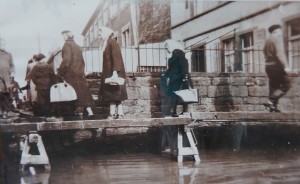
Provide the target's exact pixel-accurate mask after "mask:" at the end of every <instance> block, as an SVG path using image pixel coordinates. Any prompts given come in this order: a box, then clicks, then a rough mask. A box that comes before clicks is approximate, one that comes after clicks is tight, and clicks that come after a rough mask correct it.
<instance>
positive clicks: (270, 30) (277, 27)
mask: <svg viewBox="0 0 300 184" xmlns="http://www.w3.org/2000/svg"><path fill="white" fill-rule="evenodd" d="M279 28H281V25H279V24H274V25H272V26H270V27H269V29H268V30H269V33H272V32H273V31H274V30H275V29H279Z"/></svg>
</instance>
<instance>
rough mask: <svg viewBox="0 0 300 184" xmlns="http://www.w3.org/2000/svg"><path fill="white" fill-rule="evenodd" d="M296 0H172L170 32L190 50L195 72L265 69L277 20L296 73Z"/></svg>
mask: <svg viewBox="0 0 300 184" xmlns="http://www.w3.org/2000/svg"><path fill="white" fill-rule="evenodd" d="M299 10H300V3H299V2H295V1H234V2H233V1H174V3H172V4H171V20H172V21H171V35H172V36H171V37H172V38H173V39H175V40H182V41H183V42H184V43H185V46H186V48H187V49H188V52H191V65H192V71H194V72H245V73H260V72H264V55H263V54H262V49H263V46H264V42H265V40H266V38H267V37H268V34H269V33H268V30H267V29H268V27H269V26H271V25H273V24H281V25H282V27H283V30H284V40H283V41H284V43H283V44H284V47H285V53H284V54H285V55H286V56H287V58H288V61H289V65H290V69H291V70H293V71H294V72H299V69H300V58H299V52H300V51H299V50H300V49H299V43H300V39H299V36H300V29H299V26H300V23H299V20H300V11H299Z"/></svg>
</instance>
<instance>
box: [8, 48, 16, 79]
mask: <svg viewBox="0 0 300 184" xmlns="http://www.w3.org/2000/svg"><path fill="white" fill-rule="evenodd" d="M9 66H10V77H15V65H14V61H13V57H12V55H11V54H10V53H9Z"/></svg>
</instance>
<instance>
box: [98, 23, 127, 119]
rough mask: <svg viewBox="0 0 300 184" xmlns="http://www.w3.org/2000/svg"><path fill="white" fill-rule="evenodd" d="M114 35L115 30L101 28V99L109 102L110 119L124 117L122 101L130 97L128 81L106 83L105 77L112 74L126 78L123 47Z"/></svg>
mask: <svg viewBox="0 0 300 184" xmlns="http://www.w3.org/2000/svg"><path fill="white" fill-rule="evenodd" d="M114 36H115V34H114V31H112V30H111V29H109V28H107V27H100V28H99V37H100V39H101V40H102V47H101V48H102V50H103V68H102V77H101V78H102V81H101V90H100V98H99V99H101V100H102V101H106V102H109V107H110V115H109V116H108V119H124V113H123V106H122V101H124V100H126V99H127V98H128V96H127V91H126V83H124V84H123V85H110V84H106V83H105V79H106V78H110V77H112V76H118V77H121V78H123V79H125V78H126V74H125V67H124V62H123V58H122V54H121V49H120V46H119V45H118V43H117V41H116V39H115V38H114ZM125 81H126V80H125Z"/></svg>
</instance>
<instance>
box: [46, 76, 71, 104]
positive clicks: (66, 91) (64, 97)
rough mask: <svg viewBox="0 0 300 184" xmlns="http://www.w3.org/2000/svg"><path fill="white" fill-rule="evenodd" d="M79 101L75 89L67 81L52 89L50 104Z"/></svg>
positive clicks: (55, 85)
mask: <svg viewBox="0 0 300 184" xmlns="http://www.w3.org/2000/svg"><path fill="white" fill-rule="evenodd" d="M73 100H77V94H76V91H75V89H74V88H73V87H72V86H71V85H70V84H68V83H66V82H65V81H64V82H62V83H58V84H54V85H53V86H51V88H50V102H69V101H73Z"/></svg>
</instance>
